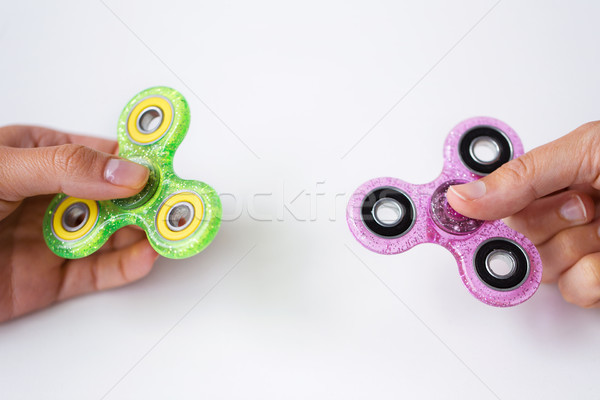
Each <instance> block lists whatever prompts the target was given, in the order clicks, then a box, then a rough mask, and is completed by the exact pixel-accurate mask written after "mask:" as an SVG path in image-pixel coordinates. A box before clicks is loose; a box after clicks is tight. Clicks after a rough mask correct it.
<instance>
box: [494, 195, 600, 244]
mask: <svg viewBox="0 0 600 400" xmlns="http://www.w3.org/2000/svg"><path fill="white" fill-rule="evenodd" d="M595 207H596V206H595V204H594V200H592V199H591V198H590V197H589V196H588V195H586V194H584V193H577V192H575V191H569V192H563V193H559V194H556V195H554V196H550V197H544V198H543V199H538V200H535V201H534V202H533V203H531V204H530V205H528V206H527V207H525V208H524V209H523V210H521V211H519V212H518V213H516V214H515V215H513V216H510V217H507V218H505V219H504V222H505V223H506V225H508V226H509V227H511V228H512V229H514V230H516V231H517V232H521V233H522V234H524V235H525V236H527V237H528V238H529V240H531V242H532V243H533V244H535V245H536V246H537V245H539V244H541V243H543V242H545V241H546V240H548V239H550V238H551V237H553V236H554V235H556V234H557V233H558V232H560V231H562V230H564V229H567V228H570V227H573V226H577V225H583V224H586V223H588V222H590V221H591V220H592V219H593V218H594V215H595V212H596V211H595Z"/></svg>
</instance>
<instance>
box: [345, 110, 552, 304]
mask: <svg viewBox="0 0 600 400" xmlns="http://www.w3.org/2000/svg"><path fill="white" fill-rule="evenodd" d="M479 126H487V127H492V128H496V129H498V130H500V131H502V132H503V133H504V134H505V135H506V136H507V137H508V139H509V140H510V141H511V144H512V152H513V158H515V157H518V156H520V155H522V154H523V145H522V144H521V141H520V140H519V137H518V136H517V134H516V133H515V132H514V131H513V130H512V129H511V128H510V127H509V126H508V125H506V124H505V123H503V122H502V121H499V120H496V119H493V118H489V117H476V118H471V119H468V120H466V121H463V122H461V123H460V124H458V125H457V126H456V127H454V129H452V130H451V131H450V133H449V134H448V136H447V138H446V142H445V144H444V167H443V169H442V173H441V174H440V176H439V177H438V178H436V179H435V180H434V181H433V182H430V183H427V184H424V185H413V184H410V183H407V182H404V181H401V180H399V179H396V178H385V177H384V178H375V179H372V180H370V181H367V182H365V183H364V184H362V185H361V186H360V187H359V188H358V189H357V190H356V191H355V192H354V193H353V194H352V196H351V197H350V200H349V203H348V209H347V221H348V226H349V227H350V231H351V232H352V234H353V235H354V237H355V238H356V239H357V240H358V241H359V242H360V243H361V244H362V245H363V246H365V247H366V248H368V249H369V250H372V251H374V252H377V253H380V254H398V253H402V252H404V251H406V250H409V249H410V248H412V247H414V246H416V245H418V244H421V243H437V244H439V245H441V246H443V247H445V248H447V249H448V250H449V251H450V252H451V253H452V254H453V255H454V257H455V258H456V261H457V263H458V269H459V274H460V277H461V279H462V281H463V283H464V284H465V286H466V287H467V289H468V290H469V291H470V292H471V294H473V296H475V297H476V298H477V299H479V300H480V301H482V302H484V303H486V304H489V305H492V306H497V307H508V306H514V305H517V304H520V303H522V302H523V301H525V300H527V299H529V298H530V297H531V296H532V295H533V294H534V293H535V291H536V290H537V288H538V286H539V285H540V282H541V278H542V263H541V259H540V256H539V254H538V252H537V249H536V248H535V246H534V245H533V244H532V243H531V242H530V241H529V240H528V239H527V238H526V237H525V236H524V235H522V234H520V233H518V232H516V231H514V230H512V229H510V228H509V227H508V226H506V225H505V224H504V223H503V222H502V221H499V220H498V221H477V220H472V219H469V218H466V217H464V216H461V215H460V214H458V213H457V212H456V211H454V210H453V209H452V208H451V207H450V206H449V205H448V204H447V201H446V196H445V193H446V191H447V187H448V186H449V185H448V183H449V182H452V181H460V182H470V181H473V180H476V179H479V178H480V177H481V176H479V175H476V174H474V173H473V172H471V171H470V170H469V169H467V168H466V167H465V166H464V164H463V163H462V161H461V158H460V156H459V151H458V144H459V141H460V138H461V137H462V135H464V134H465V133H466V132H468V131H469V130H471V129H473V128H475V127H479ZM381 187H392V188H398V189H399V190H401V191H403V192H404V193H406V194H407V195H408V196H409V197H410V198H411V199H412V201H413V203H414V206H415V211H416V216H415V222H414V225H413V227H412V229H411V230H410V231H409V232H407V233H406V234H404V235H402V236H400V237H397V238H384V237H381V236H378V235H376V234H374V233H373V232H371V230H369V229H368V228H367V227H366V226H365V224H364V222H363V219H362V218H363V217H362V205H363V201H364V199H365V196H367V195H368V194H369V193H371V192H373V190H376V189H378V188H381ZM436 191H437V192H436ZM432 198H433V202H432ZM491 238H506V239H510V240H513V241H515V242H516V243H518V244H519V245H520V246H521V247H522V248H523V249H524V250H525V252H526V253H527V254H528V256H529V263H530V270H529V275H528V276H527V277H526V279H525V281H524V282H523V283H522V284H521V285H520V286H518V287H517V288H515V289H513V290H496V289H493V288H491V287H489V286H487V285H486V284H485V283H483V282H482V280H481V279H480V278H479V276H478V275H477V272H476V271H475V267H474V265H473V259H474V255H475V250H476V249H477V248H478V246H479V245H480V244H481V243H483V242H484V241H486V240H488V239H491Z"/></svg>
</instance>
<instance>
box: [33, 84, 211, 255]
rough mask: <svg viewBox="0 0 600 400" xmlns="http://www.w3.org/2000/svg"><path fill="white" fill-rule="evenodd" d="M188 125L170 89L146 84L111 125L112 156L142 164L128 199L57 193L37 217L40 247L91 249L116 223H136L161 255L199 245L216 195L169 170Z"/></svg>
mask: <svg viewBox="0 0 600 400" xmlns="http://www.w3.org/2000/svg"><path fill="white" fill-rule="evenodd" d="M189 125H190V110H189V107H188V104H187V102H186V100H185V98H184V97H183V96H182V95H181V94H180V93H179V92H177V91H176V90H174V89H170V88H167V87H154V88H150V89H147V90H144V91H143V92H141V93H139V94H137V95H136V96H135V97H134V98H133V99H131V101H130V102H129V103H128V104H127V105H126V106H125V108H124V109H123V112H122V113H121V117H120V118H119V125H118V140H119V155H120V156H121V157H123V158H127V159H129V160H131V161H133V162H136V163H138V164H142V165H145V166H146V167H148V168H149V169H150V177H149V178H148V183H147V184H146V186H145V187H144V189H143V190H142V191H141V192H140V193H138V194H137V195H135V196H133V197H129V198H126V199H115V200H105V201H95V200H86V199H78V198H74V197H70V196H67V195H65V194H59V195H57V196H56V197H54V199H52V202H51V203H50V205H49V206H48V210H47V211H46V214H45V216H44V237H45V239H46V243H47V244H48V247H49V248H50V249H51V250H52V251H53V252H54V253H56V254H57V255H59V256H61V257H64V258H81V257H85V256H88V255H90V254H92V253H93V252H95V251H96V250H98V249H99V248H100V247H101V246H102V245H103V244H104V243H105V242H106V241H107V240H108V238H109V237H110V236H111V235H112V234H113V233H114V232H115V231H116V230H118V229H120V228H122V227H124V226H126V225H138V226H140V227H141V228H143V229H144V230H145V231H146V235H147V236H148V241H149V242H150V244H151V245H152V247H154V249H155V250H156V251H157V252H158V253H159V254H160V255H162V256H164V257H169V258H185V257H190V256H192V255H194V254H196V253H198V252H200V251H202V250H203V249H204V248H205V247H206V246H207V245H208V244H209V243H210V242H211V241H212V240H213V238H214V237H215V235H216V234H217V231H218V230H219V225H220V224H221V201H220V200H219V196H218V195H217V193H216V192H215V190H214V189H213V188H211V187H210V186H208V185H207V184H205V183H203V182H199V181H193V180H184V179H181V178H179V177H178V176H177V175H175V172H174V171H173V157H174V155H175V151H176V150H177V148H178V147H179V145H180V144H181V142H182V141H183V138H184V137H185V135H186V133H187V130H188V127H189Z"/></svg>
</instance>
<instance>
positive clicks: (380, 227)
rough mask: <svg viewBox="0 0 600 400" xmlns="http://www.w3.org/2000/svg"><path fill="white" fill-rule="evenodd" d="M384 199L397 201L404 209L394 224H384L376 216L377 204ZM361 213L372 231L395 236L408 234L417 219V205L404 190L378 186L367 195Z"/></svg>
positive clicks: (380, 234)
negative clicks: (415, 205)
mask: <svg viewBox="0 0 600 400" xmlns="http://www.w3.org/2000/svg"><path fill="white" fill-rule="evenodd" d="M384 199H390V200H392V201H395V202H396V203H397V204H398V205H399V206H400V207H401V209H402V214H401V215H400V218H399V219H398V220H397V221H396V222H395V223H393V224H384V223H382V222H381V221H379V220H378V219H377V218H376V215H375V211H376V205H377V203H378V202H380V201H381V200H384ZM361 215H362V220H363V222H364V224H365V226H366V227H367V228H368V229H369V230H370V231H371V232H373V233H374V234H376V235H378V236H381V237H385V238H395V237H399V236H402V235H404V234H406V233H407V232H408V231H410V229H411V228H412V227H413V225H414V223H415V219H416V212H415V207H414V205H413V203H412V200H411V199H410V197H409V196H408V195H407V194H406V193H404V192H403V191H400V190H398V189H395V188H392V187H382V188H378V189H375V190H373V191H372V192H371V193H369V194H368V195H367V196H365V199H364V200H363V203H362V208H361Z"/></svg>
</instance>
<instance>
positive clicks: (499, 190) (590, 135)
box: [447, 122, 600, 220]
mask: <svg viewBox="0 0 600 400" xmlns="http://www.w3.org/2000/svg"><path fill="white" fill-rule="evenodd" d="M599 173H600V123H599V122H591V123H588V124H585V125H583V126H581V127H579V128H577V129H576V130H575V131H573V132H571V133H570V134H568V135H566V136H563V137H562V138H560V139H558V140H555V141H553V142H550V143H548V144H545V145H543V146H541V147H538V148H536V149H533V150H532V151H530V152H529V153H526V154H524V155H523V156H521V157H519V158H517V159H514V160H512V161H510V162H508V163H506V164H504V165H503V166H502V167H500V168H499V169H498V170H496V171H495V172H493V173H491V174H490V175H488V176H486V177H484V178H481V179H479V180H477V181H474V182H469V183H466V184H463V185H456V186H452V187H450V189H449V190H448V195H447V196H448V202H449V203H450V205H451V206H452V208H454V209H455V210H456V211H458V212H459V213H461V214H463V215H466V216H468V217H471V218H477V219H486V220H493V219H500V218H504V217H508V216H510V215H513V214H515V213H517V212H518V211H520V210H522V209H523V208H525V207H526V206H527V205H529V204H530V203H531V202H532V201H533V200H535V199H537V198H540V197H543V196H546V195H548V194H550V193H553V192H556V191H558V190H561V189H564V188H567V187H569V186H571V185H573V184H579V183H586V184H591V185H592V187H594V188H595V189H600V180H599V177H598V174H599Z"/></svg>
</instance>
